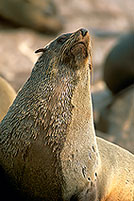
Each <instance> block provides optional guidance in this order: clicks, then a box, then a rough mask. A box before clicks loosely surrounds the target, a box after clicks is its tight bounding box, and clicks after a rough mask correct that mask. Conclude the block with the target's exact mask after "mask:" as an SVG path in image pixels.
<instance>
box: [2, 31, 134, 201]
mask: <svg viewBox="0 0 134 201" xmlns="http://www.w3.org/2000/svg"><path fill="white" fill-rule="evenodd" d="M37 52H43V53H42V55H41V56H40V58H39V59H38V61H37V63H36V64H35V66H34V68H33V70H32V73H31V76H30V78H29V79H28V80H27V82H26V83H25V85H24V86H23V88H22V89H21V90H20V91H19V93H18V95H17V97H16V99H15V101H14V103H13V104H12V106H11V107H10V109H9V111H8V113H7V115H6V116H5V118H4V119H3V121H2V122H1V124H0V164H1V169H2V171H3V172H4V174H5V175H6V178H7V177H8V181H9V180H10V182H11V183H12V184H13V185H14V189H17V190H18V192H20V193H21V195H23V196H24V197H25V200H36V201H42V200H44V201H69V200H71V201H76V200H79V201H86V200H87V201H115V200H118V201H130V200H133V193H134V192H133V190H134V156H133V155H132V154H131V153H129V152H128V151H126V150H123V149H121V148H120V147H118V146H115V145H113V144H111V143H109V142H106V141H104V140H102V139H100V138H97V141H96V136H95V131H94V125H93V114H92V100H91V91H90V68H91V39H90V35H89V33H88V31H87V30H85V29H80V30H78V31H76V32H74V33H68V34H63V35H61V36H60V37H58V38H57V39H55V40H54V41H52V42H51V43H50V44H49V45H48V46H46V47H45V48H43V49H39V50H38V51H37ZM89 67H90V68H89ZM7 125H8V126H7ZM15 199H16V198H14V200H15Z"/></svg>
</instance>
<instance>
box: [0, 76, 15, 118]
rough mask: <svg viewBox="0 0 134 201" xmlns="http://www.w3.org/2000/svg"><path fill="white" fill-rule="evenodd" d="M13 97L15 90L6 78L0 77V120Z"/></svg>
mask: <svg viewBox="0 0 134 201" xmlns="http://www.w3.org/2000/svg"><path fill="white" fill-rule="evenodd" d="M15 97H16V92H15V90H14V89H13V88H12V87H11V85H10V84H9V83H8V82H7V81H6V80H4V79H3V78H2V77H0V121H1V120H2V119H3V117H4V116H5V115H6V113H7V111H8V108H9V106H10V105H11V104H12V103H13V100H14V99H15Z"/></svg>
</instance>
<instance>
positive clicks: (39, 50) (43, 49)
mask: <svg viewBox="0 0 134 201" xmlns="http://www.w3.org/2000/svg"><path fill="white" fill-rule="evenodd" d="M39 52H45V48H40V49H38V50H36V51H35V53H39Z"/></svg>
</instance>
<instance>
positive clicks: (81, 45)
mask: <svg viewBox="0 0 134 201" xmlns="http://www.w3.org/2000/svg"><path fill="white" fill-rule="evenodd" d="M70 50H71V53H72V54H73V55H77V54H79V53H81V54H82V55H83V58H86V57H87V56H88V47H87V45H86V44H85V42H84V41H79V42H77V43H75V44H74V45H73V46H72V47H71V49H70Z"/></svg>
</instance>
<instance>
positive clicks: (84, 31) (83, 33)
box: [80, 28, 88, 37]
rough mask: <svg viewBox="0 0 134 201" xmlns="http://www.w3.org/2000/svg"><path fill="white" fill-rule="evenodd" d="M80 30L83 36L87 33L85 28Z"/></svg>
mask: <svg viewBox="0 0 134 201" xmlns="http://www.w3.org/2000/svg"><path fill="white" fill-rule="evenodd" d="M80 32H81V34H82V36H83V37H84V36H86V34H87V32H88V31H87V30H86V29H83V28H82V29H80Z"/></svg>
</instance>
